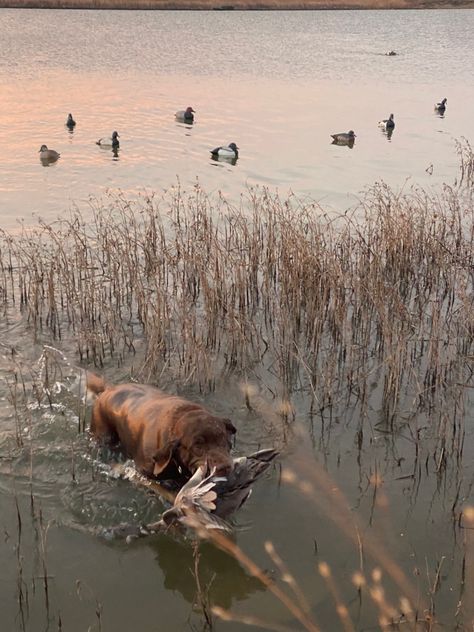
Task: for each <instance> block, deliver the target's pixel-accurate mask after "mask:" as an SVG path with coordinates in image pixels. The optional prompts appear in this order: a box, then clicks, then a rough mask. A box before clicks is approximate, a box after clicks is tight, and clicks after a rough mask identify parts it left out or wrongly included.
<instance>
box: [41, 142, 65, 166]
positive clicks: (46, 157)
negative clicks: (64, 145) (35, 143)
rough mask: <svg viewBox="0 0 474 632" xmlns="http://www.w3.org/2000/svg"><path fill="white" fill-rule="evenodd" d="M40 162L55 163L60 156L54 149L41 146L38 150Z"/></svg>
mask: <svg viewBox="0 0 474 632" xmlns="http://www.w3.org/2000/svg"><path fill="white" fill-rule="evenodd" d="M39 155H40V160H42V161H43V162H56V160H57V159H58V158H59V156H60V154H59V153H58V152H57V151H55V150H54V149H48V147H47V146H46V145H41V148H40V150H39Z"/></svg>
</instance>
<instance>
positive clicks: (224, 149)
mask: <svg viewBox="0 0 474 632" xmlns="http://www.w3.org/2000/svg"><path fill="white" fill-rule="evenodd" d="M211 155H212V157H213V158H217V157H220V158H238V157H239V148H238V147H237V145H236V144H235V143H229V144H228V145H222V146H221V147H216V148H215V149H211Z"/></svg>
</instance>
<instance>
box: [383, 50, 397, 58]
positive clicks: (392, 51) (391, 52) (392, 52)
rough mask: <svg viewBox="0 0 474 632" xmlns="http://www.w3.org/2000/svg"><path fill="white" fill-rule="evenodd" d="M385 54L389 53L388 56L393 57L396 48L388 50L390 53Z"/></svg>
mask: <svg viewBox="0 0 474 632" xmlns="http://www.w3.org/2000/svg"><path fill="white" fill-rule="evenodd" d="M385 54H386V55H387V57H393V56H394V55H396V54H397V53H396V52H395V51H394V50H390V51H388V53H385Z"/></svg>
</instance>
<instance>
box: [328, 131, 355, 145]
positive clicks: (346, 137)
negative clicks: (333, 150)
mask: <svg viewBox="0 0 474 632" xmlns="http://www.w3.org/2000/svg"><path fill="white" fill-rule="evenodd" d="M355 137H356V135H355V134H354V130H352V129H350V130H349V131H348V132H341V133H339V134H331V138H332V139H333V140H334V141H336V143H351V142H352V143H353V142H354V139H355Z"/></svg>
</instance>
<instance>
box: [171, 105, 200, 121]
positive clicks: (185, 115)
mask: <svg viewBox="0 0 474 632" xmlns="http://www.w3.org/2000/svg"><path fill="white" fill-rule="evenodd" d="M195 113H196V110H193V108H192V107H191V106H189V107H187V108H186V109H185V110H179V112H176V114H175V117H176V118H177V120H178V121H184V122H185V123H192V122H193V121H194V114H195Z"/></svg>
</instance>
